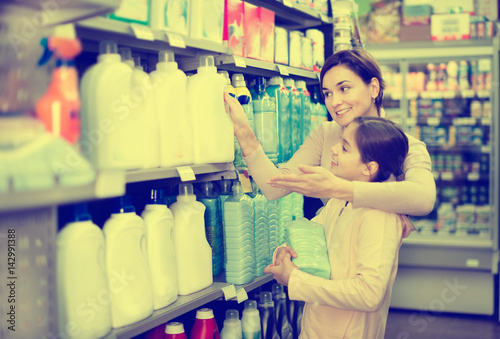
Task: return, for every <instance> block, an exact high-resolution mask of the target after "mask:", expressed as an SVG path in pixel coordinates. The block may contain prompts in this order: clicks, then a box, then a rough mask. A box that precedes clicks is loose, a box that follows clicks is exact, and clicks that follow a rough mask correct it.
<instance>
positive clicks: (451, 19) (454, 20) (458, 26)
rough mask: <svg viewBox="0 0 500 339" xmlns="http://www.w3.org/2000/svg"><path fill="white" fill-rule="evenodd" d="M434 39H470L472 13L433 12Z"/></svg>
mask: <svg viewBox="0 0 500 339" xmlns="http://www.w3.org/2000/svg"><path fill="white" fill-rule="evenodd" d="M431 37H432V40H468V39H470V15H469V14H468V13H460V14H433V15H432V16H431Z"/></svg>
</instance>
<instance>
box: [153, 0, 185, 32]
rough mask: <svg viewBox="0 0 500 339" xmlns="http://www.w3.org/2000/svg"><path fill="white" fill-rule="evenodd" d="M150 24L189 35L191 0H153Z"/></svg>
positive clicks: (162, 29) (155, 27)
mask: <svg viewBox="0 0 500 339" xmlns="http://www.w3.org/2000/svg"><path fill="white" fill-rule="evenodd" d="M149 26H150V27H151V28H152V29H157V30H161V31H168V32H173V33H177V34H181V35H185V36H187V35H188V33H189V0H151V9H150V22H149Z"/></svg>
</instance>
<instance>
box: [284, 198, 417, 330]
mask: <svg viewBox="0 0 500 339" xmlns="http://www.w3.org/2000/svg"><path fill="white" fill-rule="evenodd" d="M344 205H345V201H342V200H338V199H330V200H329V202H328V203H327V205H326V207H325V208H323V210H322V211H321V213H320V214H319V215H318V216H316V217H315V218H314V219H312V220H313V221H316V222H318V223H320V224H322V225H323V227H324V228H325V238H326V244H327V248H328V258H329V261H330V268H331V275H330V280H328V279H324V278H320V277H316V276H312V275H310V274H307V273H305V272H303V271H300V270H299V269H294V270H293V271H292V274H291V275H290V280H289V282H288V295H289V297H290V299H292V300H302V301H305V302H306V305H305V307H304V313H303V317H302V332H301V334H300V337H299V338H301V339H306V338H307V339H313V338H318V339H326V338H352V339H383V338H384V333H385V326H386V321H387V313H388V310H389V304H390V299H391V290H392V285H393V283H394V279H395V278H396V272H397V267H398V253H399V248H400V246H401V240H402V238H403V237H406V236H408V235H409V234H410V233H411V232H412V231H413V230H414V229H415V228H413V226H412V225H411V223H407V222H406V220H407V219H405V218H404V217H402V216H400V215H398V214H394V213H388V212H383V211H380V210H375V209H371V208H352V205H351V204H348V205H347V206H346V207H345V209H344V210H343V212H342V214H341V215H340V216H339V212H340V210H341V208H342V207H344Z"/></svg>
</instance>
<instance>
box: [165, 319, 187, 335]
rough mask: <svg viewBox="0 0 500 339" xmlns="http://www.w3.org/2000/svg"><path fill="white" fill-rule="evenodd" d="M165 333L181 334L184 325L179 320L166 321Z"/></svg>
mask: <svg viewBox="0 0 500 339" xmlns="http://www.w3.org/2000/svg"><path fill="white" fill-rule="evenodd" d="M165 333H166V334H181V333H184V325H183V324H182V323H181V322H178V321H174V322H171V323H167V325H166V326H165Z"/></svg>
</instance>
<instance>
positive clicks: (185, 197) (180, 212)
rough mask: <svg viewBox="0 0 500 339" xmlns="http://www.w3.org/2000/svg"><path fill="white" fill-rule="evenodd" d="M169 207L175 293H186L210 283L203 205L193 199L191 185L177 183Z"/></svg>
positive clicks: (209, 262)
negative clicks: (175, 199)
mask: <svg viewBox="0 0 500 339" xmlns="http://www.w3.org/2000/svg"><path fill="white" fill-rule="evenodd" d="M170 209H171V211H172V213H173V215H174V232H173V238H174V249H175V256H176V259H177V272H178V273H177V277H178V280H177V281H178V289H179V295H187V294H191V293H194V292H197V291H199V290H202V289H204V288H206V287H208V286H210V285H211V284H212V282H213V276H212V249H211V248H210V245H209V244H208V241H207V238H206V235H205V220H204V214H205V205H203V204H202V203H201V202H199V201H196V196H195V195H194V194H193V185H192V184H180V185H179V195H178V196H177V202H175V203H173V204H172V205H171V206H170Z"/></svg>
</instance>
